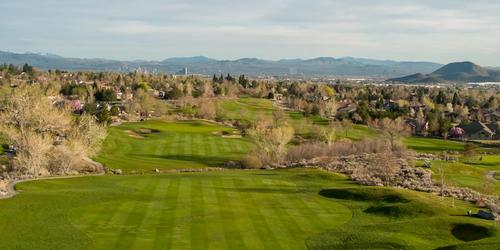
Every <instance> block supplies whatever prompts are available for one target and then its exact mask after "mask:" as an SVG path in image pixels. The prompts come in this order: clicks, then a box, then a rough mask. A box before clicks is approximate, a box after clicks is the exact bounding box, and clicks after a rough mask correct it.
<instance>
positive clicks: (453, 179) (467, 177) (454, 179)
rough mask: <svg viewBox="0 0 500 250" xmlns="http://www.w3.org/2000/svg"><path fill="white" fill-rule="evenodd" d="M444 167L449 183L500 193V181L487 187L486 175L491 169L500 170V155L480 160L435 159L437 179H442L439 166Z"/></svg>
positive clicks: (433, 164) (434, 170)
mask: <svg viewBox="0 0 500 250" xmlns="http://www.w3.org/2000/svg"><path fill="white" fill-rule="evenodd" d="M441 166H442V167H443V169H444V173H445V181H446V184H447V185H452V186H461V187H468V188H471V189H474V190H476V191H479V192H482V193H485V192H486V193H490V194H495V195H500V182H495V183H491V187H485V176H486V174H487V173H488V172H489V171H500V155H486V156H483V157H482V160H479V157H475V158H474V159H464V158H460V160H459V161H458V162H445V161H433V162H432V171H433V172H434V174H433V178H434V180H435V181H439V180H441V175H440V173H439V168H440V167H441Z"/></svg>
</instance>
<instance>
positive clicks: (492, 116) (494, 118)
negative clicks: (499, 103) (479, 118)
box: [484, 112, 500, 122]
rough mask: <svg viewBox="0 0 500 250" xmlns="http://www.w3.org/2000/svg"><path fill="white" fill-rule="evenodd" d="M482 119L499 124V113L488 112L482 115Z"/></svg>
mask: <svg viewBox="0 0 500 250" xmlns="http://www.w3.org/2000/svg"><path fill="white" fill-rule="evenodd" d="M484 119H485V120H487V121H490V122H500V112H488V113H486V114H484Z"/></svg>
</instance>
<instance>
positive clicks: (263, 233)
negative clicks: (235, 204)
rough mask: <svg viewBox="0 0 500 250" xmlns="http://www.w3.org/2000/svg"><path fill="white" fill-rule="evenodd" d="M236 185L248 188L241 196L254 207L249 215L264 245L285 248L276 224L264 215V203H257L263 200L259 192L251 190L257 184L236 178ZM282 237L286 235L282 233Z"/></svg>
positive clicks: (272, 247)
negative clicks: (278, 235)
mask: <svg viewBox="0 0 500 250" xmlns="http://www.w3.org/2000/svg"><path fill="white" fill-rule="evenodd" d="M235 185H236V186H237V187H239V188H242V189H245V190H248V191H245V192H240V196H241V197H242V199H244V200H246V201H247V202H248V204H249V207H250V208H252V211H249V217H250V220H251V222H252V224H253V227H254V228H255V229H256V230H257V233H258V235H259V238H260V240H261V242H262V244H263V245H264V248H265V249H283V246H282V244H281V241H280V240H279V239H278V237H277V236H276V232H277V231H278V230H279V229H278V230H276V225H272V224H270V223H269V222H268V220H269V219H270V218H266V216H264V214H263V212H262V210H263V209H264V208H262V204H260V203H259V204H257V202H256V201H257V200H261V197H257V196H260V195H259V194H258V193H256V192H253V191H250V190H251V189H253V188H254V187H255V186H254V185H253V182H252V181H251V180H249V179H248V178H245V179H241V178H238V179H235ZM281 236H282V237H283V236H284V234H283V235H281Z"/></svg>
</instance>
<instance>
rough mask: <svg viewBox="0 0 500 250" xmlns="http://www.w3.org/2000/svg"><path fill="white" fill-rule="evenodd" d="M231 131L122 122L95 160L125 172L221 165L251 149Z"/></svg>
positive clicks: (207, 125) (186, 123)
mask: <svg viewBox="0 0 500 250" xmlns="http://www.w3.org/2000/svg"><path fill="white" fill-rule="evenodd" d="M235 131H236V130H235V129H232V128H229V127H223V126H219V125H216V124H212V123H208V122H203V121H183V122H164V121H147V122H138V123H126V124H123V125H121V126H117V127H111V128H110V129H109V130H108V137H107V138H106V141H105V142H104V145H103V149H102V151H101V153H100V154H99V155H98V156H97V157H96V160H97V161H99V162H102V163H103V164H105V165H106V166H107V167H110V168H119V169H122V170H123V171H125V172H130V171H136V172H141V171H151V170H153V169H155V168H159V169H166V170H168V169H182V168H206V167H217V166H222V165H223V164H224V162H227V161H230V160H238V159H240V158H241V157H242V156H243V155H245V154H246V153H248V151H249V150H250V149H251V148H252V147H253V144H252V143H251V142H250V141H249V140H248V139H246V138H238V137H240V136H239V135H237V134H234V132H235ZM225 134H226V135H225Z"/></svg>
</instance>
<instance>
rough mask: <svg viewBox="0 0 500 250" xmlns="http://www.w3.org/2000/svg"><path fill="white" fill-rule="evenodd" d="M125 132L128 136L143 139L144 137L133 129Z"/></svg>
mask: <svg viewBox="0 0 500 250" xmlns="http://www.w3.org/2000/svg"><path fill="white" fill-rule="evenodd" d="M125 133H126V134H127V135H128V136H130V137H132V138H136V139H144V137H143V136H141V135H139V134H137V133H136V132H134V131H132V130H125Z"/></svg>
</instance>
